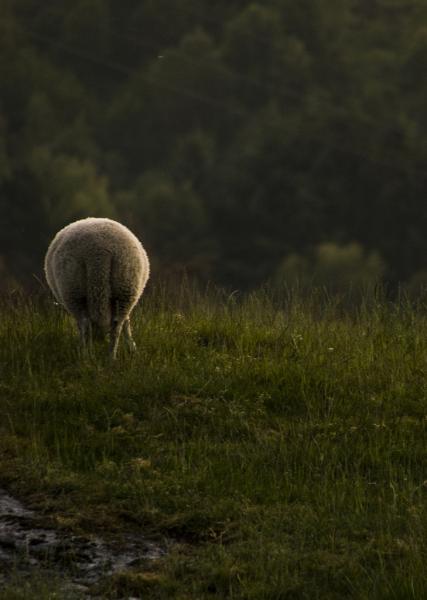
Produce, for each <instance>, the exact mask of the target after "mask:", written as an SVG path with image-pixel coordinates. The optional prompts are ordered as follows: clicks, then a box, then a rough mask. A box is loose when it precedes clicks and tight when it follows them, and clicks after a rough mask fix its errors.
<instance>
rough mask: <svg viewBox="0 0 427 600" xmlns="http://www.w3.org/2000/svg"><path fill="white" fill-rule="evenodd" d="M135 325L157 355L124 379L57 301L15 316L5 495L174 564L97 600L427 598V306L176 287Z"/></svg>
mask: <svg viewBox="0 0 427 600" xmlns="http://www.w3.org/2000/svg"><path fill="white" fill-rule="evenodd" d="M133 322H134V332H135V340H136V342H137V344H138V346H139V351H138V353H137V354H136V355H135V356H133V357H129V356H127V355H126V354H125V351H124V349H123V348H122V349H121V352H122V353H121V354H120V356H119V360H118V361H117V364H111V363H109V362H108V356H107V351H106V348H103V347H99V348H96V349H95V351H94V354H93V356H92V357H90V358H82V357H81V356H80V354H79V346H78V338H77V335H76V332H75V330H74V325H73V323H72V321H71V320H70V318H69V317H68V316H67V315H66V314H65V313H64V312H63V311H62V310H61V309H60V308H59V307H58V306H54V305H53V304H52V302H51V301H50V300H48V299H46V298H41V299H37V300H29V299H23V298H14V297H13V296H12V297H9V298H6V299H4V300H3V302H2V304H1V308H0V434H1V435H0V487H1V486H3V487H6V488H7V489H8V491H9V492H11V493H13V494H15V495H18V496H19V497H20V498H23V499H24V500H25V501H26V502H27V504H29V506H31V507H32V508H35V509H38V510H39V511H40V512H41V514H45V515H50V517H51V518H52V519H53V520H54V522H55V523H56V526H57V527H62V528H67V529H70V530H72V531H76V532H84V533H85V534H91V533H98V534H101V535H102V536H104V537H106V538H111V537H119V536H120V534H121V533H122V532H125V531H140V532H141V534H142V535H144V536H147V537H149V538H151V539H154V540H159V541H162V542H163V543H166V544H167V546H168V548H169V552H168V553H167V554H166V555H165V557H164V558H162V559H159V560H157V561H155V562H153V563H150V564H149V565H148V564H147V565H146V566H141V567H138V568H135V569H133V570H131V571H129V572H127V573H122V574H118V575H115V576H114V577H110V578H106V579H105V580H104V581H102V582H101V583H99V584H97V589H96V590H94V593H95V592H96V593H98V594H101V596H102V597H105V598H121V597H126V596H133V597H148V598H154V599H156V598H157V599H173V598H176V599H188V600H190V599H194V600H196V599H197V600H204V599H206V600H208V599H214V598H232V599H239V600H243V599H245V600H280V599H295V600H296V599H298V600H303V599H304V600H313V599H323V598H324V599H334V598H336V599H339V598H354V599H360V600H362V599H363V600H368V599H369V600H407V599H412V600H417V599H425V598H426V597H427V574H426V569H425V565H426V561H427V536H426V531H427V513H426V497H427V460H426V458H427V443H426V442H427V318H426V314H425V310H423V307H422V306H418V307H415V306H412V305H410V304H409V303H406V302H404V301H396V302H393V303H390V302H388V301H386V300H384V299H382V298H380V297H375V295H373V296H371V297H370V298H369V300H366V301H364V302H361V303H359V304H358V305H357V306H354V305H353V306H350V305H347V304H345V302H344V300H343V299H341V300H339V299H338V300H337V299H332V298H325V297H324V296H322V294H321V293H320V292H318V293H315V292H313V295H312V297H311V298H309V299H305V300H302V299H300V298H298V297H297V296H296V295H294V294H292V293H290V292H289V291H284V292H283V293H282V294H278V293H275V294H273V293H270V292H263V291H260V292H257V293H254V294H252V295H248V296H246V297H244V298H240V297H239V295H237V294H225V293H224V292H220V291H215V290H211V291H208V292H206V293H205V292H204V293H200V292H198V291H197V290H195V289H191V286H188V287H183V288H182V289H181V290H180V291H179V292H177V293H174V294H172V293H171V292H170V290H168V289H167V288H166V287H162V286H159V288H158V289H157V290H154V289H153V288H151V290H149V292H148V294H147V296H146V297H145V298H144V300H143V302H142V305H141V306H140V307H139V308H138V309H137V311H136V312H135V314H134V319H133ZM55 586H56V583H52V587H49V585H48V583H43V582H42V583H40V585H38V586H36V587H34V588H32V592H31V593H32V594H33V595H32V596H31V598H35V596H34V594H36V590H40V591H39V592H37V593H38V594H39V596H38V597H39V598H53V597H58V596H55V595H54V594H55V592H54V591H52V590H54V589H56V588H55ZM49 590H51V591H49ZM27 593H28V590H27V592H26V591H25V585H24V584H22V583H21V584H19V585H18V584H16V583H15V584H13V583H11V587H10V588H9V590H4V591H3V592H2V594H0V597H1V598H5V599H6V598H16V599H21V598H26V597H30V596H28V595H27V596H26V595H25V594H27Z"/></svg>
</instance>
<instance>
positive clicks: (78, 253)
mask: <svg viewBox="0 0 427 600" xmlns="http://www.w3.org/2000/svg"><path fill="white" fill-rule="evenodd" d="M44 267H45V274H46V279H47V282H48V284H49V287H50V289H51V290H52V292H53V294H54V296H55V298H56V299H57V300H58V302H59V303H60V304H62V305H63V306H64V308H65V309H66V310H67V311H68V312H69V313H70V314H71V315H72V316H73V317H74V318H75V319H76V321H77V325H78V328H79V332H80V338H81V341H82V344H83V347H86V346H87V344H88V342H90V340H91V339H92V332H94V333H100V334H104V335H105V334H107V333H109V335H110V353H111V356H112V358H113V359H114V358H116V354H117V347H118V342H119V337H120V333H121V330H122V328H123V329H124V333H125V338H126V341H127V344H128V347H129V349H130V350H134V349H135V347H136V346H135V342H134V341H133V338H132V332H131V327H130V321H129V316H130V313H131V312H132V310H133V308H134V307H135V305H136V303H137V302H138V300H139V298H140V296H141V294H142V292H143V290H144V287H145V284H146V283H147V280H148V276H149V272H150V266H149V262H148V257H147V254H146V252H145V250H144V248H143V247H142V245H141V243H140V241H139V240H138V238H137V237H135V235H134V234H133V233H132V232H131V231H129V229H128V228H127V227H125V226H124V225H122V224H121V223H117V221H112V220H111V219H99V218H92V217H89V218H87V219H82V220H80V221H75V222H74V223H71V224H70V225H67V226H66V227H64V228H63V229H61V230H60V231H59V232H58V233H57V234H56V236H55V237H54V239H53V240H52V242H51V244H50V246H49V248H48V251H47V254H46V258H45V264H44Z"/></svg>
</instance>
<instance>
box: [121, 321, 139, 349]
mask: <svg viewBox="0 0 427 600" xmlns="http://www.w3.org/2000/svg"><path fill="white" fill-rule="evenodd" d="M123 331H124V334H125V340H126V345H127V347H128V350H129V352H135V350H136V344H135V342H134V340H133V337H132V328H131V326H130V320H129V317H128V318H127V319H126V320H125V322H124V323H123Z"/></svg>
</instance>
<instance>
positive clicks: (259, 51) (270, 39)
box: [0, 0, 427, 288]
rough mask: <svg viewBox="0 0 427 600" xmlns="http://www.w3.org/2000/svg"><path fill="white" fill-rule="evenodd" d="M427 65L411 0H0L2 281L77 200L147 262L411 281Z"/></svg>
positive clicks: (28, 272) (236, 272)
mask: <svg viewBox="0 0 427 600" xmlns="http://www.w3.org/2000/svg"><path fill="white" fill-rule="evenodd" d="M426 67H427V4H426V3H425V2H424V0H369V1H368V0H330V1H328V2H324V1H323V0H298V2H295V0H266V1H265V2H248V1H245V0H236V1H235V2H226V1H225V0H216V1H215V2H212V1H209V2H207V1H206V0H201V1H199V2H195V1H194V0H145V1H144V0H139V1H137V0H126V1H123V2H113V0H63V1H62V2H61V3H58V2H55V1H54V0H46V1H45V2H43V3H39V2H36V1H35V0H0V228H1V231H0V274H1V276H0V279H1V281H2V284H1V285H0V287H5V285H6V282H7V281H9V282H10V281H17V282H23V283H24V284H28V282H29V281H30V280H31V278H32V274H36V275H38V274H39V273H40V264H41V260H42V257H43V254H44V251H45V248H46V245H47V243H48V241H49V238H50V237H51V235H52V234H53V233H54V232H55V231H56V230H57V229H58V228H59V227H61V226H63V225H65V224H67V223H68V222H69V221H70V220H73V219H76V218H79V217H82V216H87V215H94V216H97V215H103V216H111V217H115V218H118V219H120V220H121V221H123V222H124V223H126V224H127V225H129V226H130V227H131V228H132V229H133V230H134V231H135V232H136V233H137V234H139V235H140V237H141V239H143V241H144V243H145V245H146V246H147V249H148V251H149V253H150V255H151V256H152V258H153V263H154V265H153V267H154V270H155V271H156V272H157V273H164V274H170V273H177V272H178V273H179V272H181V270H182V269H185V270H187V271H188V272H189V273H190V274H195V275H197V276H198V277H201V278H202V279H205V280H208V279H209V280H214V281H216V282H219V283H224V284H226V285H231V286H233V287H244V288H245V287H253V286H256V285H258V284H260V283H261V282H263V281H265V280H278V279H280V278H292V277H296V276H297V275H296V273H297V274H299V275H298V276H299V277H303V278H305V279H306V280H309V279H310V273H311V272H313V273H314V272H316V274H317V275H316V276H317V280H319V281H320V282H322V281H323V280H322V277H321V276H320V275H319V272H320V271H321V272H322V273H326V275H325V277H332V278H333V277H334V275H333V274H334V272H335V271H334V268H335V267H334V266H333V265H339V266H338V267H337V269H338V271H339V270H340V269H341V271H340V272H346V271H347V272H348V273H350V274H351V273H352V272H353V271H352V269H353V268H354V269H355V271H354V273H355V278H356V279H358V278H360V277H361V275H360V273H361V272H365V274H366V273H368V274H372V278H373V279H378V278H385V279H386V280H388V281H390V282H391V283H392V284H394V285H395V284H397V282H398V281H406V282H409V284H410V285H415V284H416V283H417V282H422V281H423V280H424V279H425V280H427V275H426V273H425V271H424V269H426V268H427V234H426V231H427V210H426V208H425V202H426V191H427V170H426V164H427V108H426V107H427V78H426V76H425V73H426ZM322 261H323V262H322ZM325 261H326V262H325ZM328 261H329V262H328ZM346 261H347V262H346ZM325 264H327V265H329V266H327V268H326V270H325V268H324V267H325ZM319 265H323V267H322V269H323V271H322V269H320V267H319ZM331 265H332V266H331ZM343 265H344V266H343ZM355 265H356V266H355ZM347 267H348V268H347ZM319 269H320V271H319ZM328 269H329V270H328ZM319 278H320V279H319ZM314 279H316V278H314ZM362 279H363V277H362Z"/></svg>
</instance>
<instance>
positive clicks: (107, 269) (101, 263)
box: [87, 256, 112, 334]
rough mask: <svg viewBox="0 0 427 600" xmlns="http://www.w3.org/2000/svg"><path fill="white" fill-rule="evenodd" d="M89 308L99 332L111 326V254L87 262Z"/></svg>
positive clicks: (90, 316)
mask: <svg viewBox="0 0 427 600" xmlns="http://www.w3.org/2000/svg"><path fill="white" fill-rule="evenodd" d="M87 308H88V314H89V319H90V321H91V323H92V324H93V325H94V326H95V333H96V329H98V330H99V331H98V332H99V333H101V334H106V333H108V332H109V331H110V328H111V319H112V314H111V310H112V307H111V256H103V257H102V259H97V260H90V261H88V263H87Z"/></svg>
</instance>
